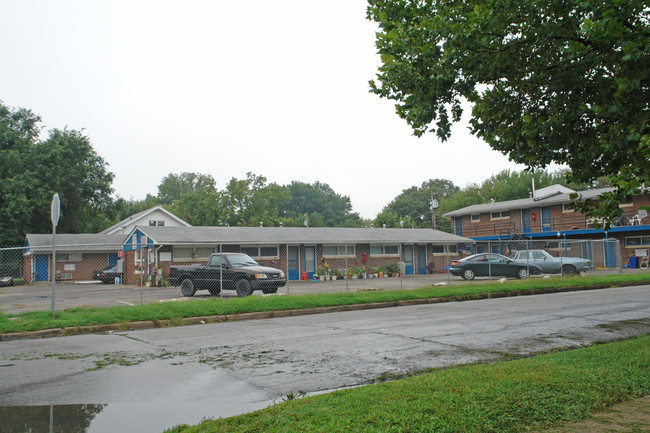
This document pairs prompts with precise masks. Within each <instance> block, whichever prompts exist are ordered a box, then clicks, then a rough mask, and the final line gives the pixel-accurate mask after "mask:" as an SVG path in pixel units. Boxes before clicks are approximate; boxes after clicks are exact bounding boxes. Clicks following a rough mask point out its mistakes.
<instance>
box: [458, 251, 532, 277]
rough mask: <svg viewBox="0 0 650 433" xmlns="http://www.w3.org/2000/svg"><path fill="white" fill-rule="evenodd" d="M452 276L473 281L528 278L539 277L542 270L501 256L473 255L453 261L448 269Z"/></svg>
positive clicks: (489, 254)
mask: <svg viewBox="0 0 650 433" xmlns="http://www.w3.org/2000/svg"><path fill="white" fill-rule="evenodd" d="M449 272H451V274H452V275H456V276H458V277H463V279H465V280H473V279H474V277H486V276H489V275H491V276H493V277H516V278H520V279H521V278H528V276H529V275H540V274H541V273H542V268H540V267H539V266H537V265H535V264H532V263H531V264H530V265H528V264H526V263H525V262H521V261H515V260H512V259H510V258H508V257H506V256H502V255H501V254H494V253H482V254H474V255H472V256H469V257H465V258H464V259H460V260H457V261H453V262H452V263H451V266H450V268H449Z"/></svg>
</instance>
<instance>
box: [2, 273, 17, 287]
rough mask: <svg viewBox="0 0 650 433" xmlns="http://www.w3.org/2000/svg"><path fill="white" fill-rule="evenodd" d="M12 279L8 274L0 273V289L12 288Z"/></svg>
mask: <svg viewBox="0 0 650 433" xmlns="http://www.w3.org/2000/svg"><path fill="white" fill-rule="evenodd" d="M13 284H14V278H13V277H12V276H11V274H10V273H9V272H4V271H0V287H7V286H13Z"/></svg>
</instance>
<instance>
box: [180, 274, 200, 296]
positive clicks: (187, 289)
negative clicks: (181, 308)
mask: <svg viewBox="0 0 650 433" xmlns="http://www.w3.org/2000/svg"><path fill="white" fill-rule="evenodd" d="M181 293H182V294H183V296H187V297H191V296H194V293H196V288H195V287H194V281H192V280H191V279H189V278H185V279H184V280H183V281H182V282H181Z"/></svg>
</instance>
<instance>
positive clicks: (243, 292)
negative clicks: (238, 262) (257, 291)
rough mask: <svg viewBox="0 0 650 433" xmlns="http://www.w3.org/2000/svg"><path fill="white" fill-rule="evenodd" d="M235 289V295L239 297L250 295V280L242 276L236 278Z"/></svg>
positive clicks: (251, 290) (251, 291)
mask: <svg viewBox="0 0 650 433" xmlns="http://www.w3.org/2000/svg"><path fill="white" fill-rule="evenodd" d="M235 291H237V296H239V297H244V296H250V295H251V293H253V289H252V288H251V283H250V281H248V280H247V279H244V278H242V279H240V280H237V282H236V283H235Z"/></svg>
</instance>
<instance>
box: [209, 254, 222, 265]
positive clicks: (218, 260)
mask: <svg viewBox="0 0 650 433" xmlns="http://www.w3.org/2000/svg"><path fill="white" fill-rule="evenodd" d="M222 263H223V257H222V256H212V258H211V259H210V266H214V267H219V266H221V264H222Z"/></svg>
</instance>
